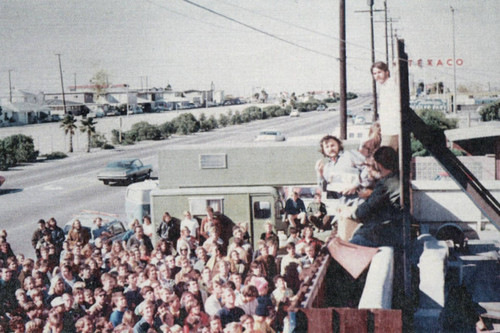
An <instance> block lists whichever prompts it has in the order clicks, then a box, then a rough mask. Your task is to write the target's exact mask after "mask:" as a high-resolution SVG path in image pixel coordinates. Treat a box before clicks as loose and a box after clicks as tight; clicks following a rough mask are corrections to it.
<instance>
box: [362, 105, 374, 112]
mask: <svg viewBox="0 0 500 333" xmlns="http://www.w3.org/2000/svg"><path fill="white" fill-rule="evenodd" d="M372 110H373V108H372V105H371V104H365V105H363V111H365V112H370V111H372Z"/></svg>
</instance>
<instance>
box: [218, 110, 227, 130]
mask: <svg viewBox="0 0 500 333" xmlns="http://www.w3.org/2000/svg"><path fill="white" fill-rule="evenodd" d="M219 125H220V126H222V127H226V126H227V125H229V116H228V115H226V114H224V113H221V114H220V115H219Z"/></svg>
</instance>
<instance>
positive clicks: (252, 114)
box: [241, 106, 264, 121]
mask: <svg viewBox="0 0 500 333" xmlns="http://www.w3.org/2000/svg"><path fill="white" fill-rule="evenodd" d="M241 114H242V116H243V117H244V118H248V119H250V121H252V120H257V119H263V117H264V113H263V112H262V109H261V108H259V107H258V106H249V107H247V108H245V109H243V111H242V112H241Z"/></svg>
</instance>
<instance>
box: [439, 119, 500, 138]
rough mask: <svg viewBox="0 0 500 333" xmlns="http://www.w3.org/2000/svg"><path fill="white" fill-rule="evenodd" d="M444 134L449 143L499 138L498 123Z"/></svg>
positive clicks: (499, 123) (487, 123) (488, 123)
mask: <svg viewBox="0 0 500 333" xmlns="http://www.w3.org/2000/svg"><path fill="white" fill-rule="evenodd" d="M444 134H445V135H446V138H448V140H450V141H461V140H471V139H481V138H488V137H496V136H500V121H490V122H486V123H484V124H482V125H479V126H474V127H463V128H456V129H452V130H447V131H445V132H444Z"/></svg>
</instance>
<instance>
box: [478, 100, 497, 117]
mask: <svg viewBox="0 0 500 333" xmlns="http://www.w3.org/2000/svg"><path fill="white" fill-rule="evenodd" d="M499 109H500V102H495V103H491V104H488V105H484V106H482V107H481V110H479V115H480V116H481V120H482V121H492V120H500V116H499Z"/></svg>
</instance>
